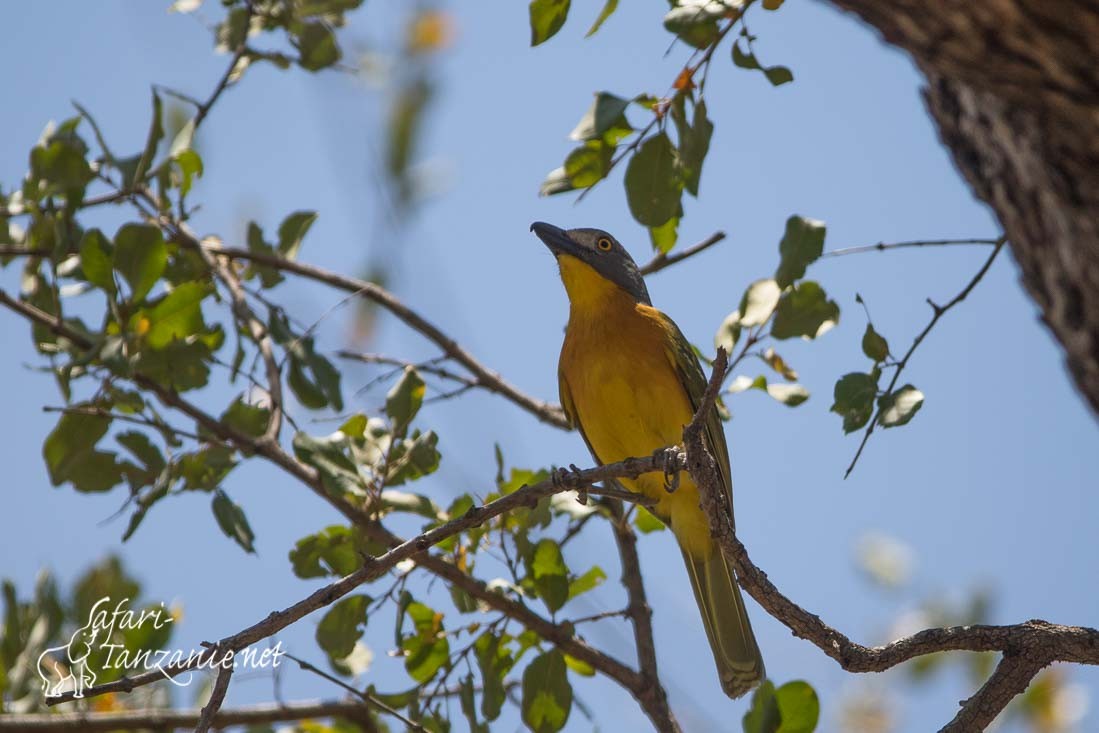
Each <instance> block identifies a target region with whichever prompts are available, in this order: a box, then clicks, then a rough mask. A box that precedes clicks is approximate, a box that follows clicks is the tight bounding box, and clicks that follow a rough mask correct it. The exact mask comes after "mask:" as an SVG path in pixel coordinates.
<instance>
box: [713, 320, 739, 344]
mask: <svg viewBox="0 0 1099 733" xmlns="http://www.w3.org/2000/svg"><path fill="white" fill-rule="evenodd" d="M739 340H740V311H739V310H735V311H733V312H732V313H730V314H729V315H727V316H725V320H724V321H722V322H721V325H720V326H718V328H717V333H715V334H714V348H715V349H718V348H724V349H725V353H726V354H731V353H733V347H734V346H736V342H737V341H739Z"/></svg>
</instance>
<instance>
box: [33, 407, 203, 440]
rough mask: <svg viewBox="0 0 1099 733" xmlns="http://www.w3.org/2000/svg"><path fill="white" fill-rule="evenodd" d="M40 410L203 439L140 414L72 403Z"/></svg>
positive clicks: (193, 438) (192, 438) (196, 434)
mask: <svg viewBox="0 0 1099 733" xmlns="http://www.w3.org/2000/svg"><path fill="white" fill-rule="evenodd" d="M42 412H60V413H62V414H65V415H89V416H91V417H104V418H107V419H108V420H119V421H121V422H128V423H131V424H133V425H142V426H144V427H149V428H153V429H155V430H157V431H158V432H160V433H162V434H163V433H169V434H171V435H176V436H180V437H184V438H190V439H191V440H196V441H199V442H201V441H202V440H204V438H203V437H202V436H200V435H199V434H198V433H192V432H189V431H187V430H181V429H179V428H174V427H172V426H171V425H168V424H167V423H163V422H158V421H156V420H153V419H151V418H147V417H142V416H140V415H126V414H123V413H120V412H111V411H110V410H105V409H103V408H102V407H88V406H77V405H73V406H72V407H54V406H52V405H44V406H43V407H42Z"/></svg>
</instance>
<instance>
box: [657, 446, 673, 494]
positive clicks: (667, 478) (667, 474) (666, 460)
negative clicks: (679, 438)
mask: <svg viewBox="0 0 1099 733" xmlns="http://www.w3.org/2000/svg"><path fill="white" fill-rule="evenodd" d="M653 455H654V456H655V457H656V458H657V460H659V461H660V462H661V465H662V466H663V471H664V490H665V491H667V492H668V493H669V494H672V493H675V490H676V489H678V488H679V449H678V448H660V449H658V450H657V451H655V452H654V453H653Z"/></svg>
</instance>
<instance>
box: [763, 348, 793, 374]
mask: <svg viewBox="0 0 1099 733" xmlns="http://www.w3.org/2000/svg"><path fill="white" fill-rule="evenodd" d="M760 356H761V358H762V359H763V361H765V362H767V366H769V367H771V368H772V369H774V370H775V371H776V372H778V373H779V374H781V375H782V378H783V379H785V380H786V381H788V382H793V381H796V380H797V378H798V373H797V372H795V371H794V370H793V368H792V367H791V366H790V365H789V364H787V363H786V360H785V359H783V358H782V357H781V356H779V355H778V354H777V353H775V350H774V349H771V348H768V349H764V351H763V353H762V354H761V355H760Z"/></svg>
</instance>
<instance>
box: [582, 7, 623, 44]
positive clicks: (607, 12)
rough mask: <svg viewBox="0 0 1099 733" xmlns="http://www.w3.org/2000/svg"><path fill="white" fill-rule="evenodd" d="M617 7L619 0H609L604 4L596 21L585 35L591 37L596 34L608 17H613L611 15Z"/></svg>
mask: <svg viewBox="0 0 1099 733" xmlns="http://www.w3.org/2000/svg"><path fill="white" fill-rule="evenodd" d="M617 9H618V0H607V2H605V3H604V4H603V9H602V10H600V11H599V17H598V18H596V19H595V22H594V23H592V26H591V28H589V29H588V32H587V34H585V36H584V37H585V38H591V37H592V36H594V35H595V34H596V32H597V31H598V30H599V29H600V28H601V27H602V26H603V23H605V22H606V20H607V18H609V17H611V15H612V14H613V13H614V11H615V10H617Z"/></svg>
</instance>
